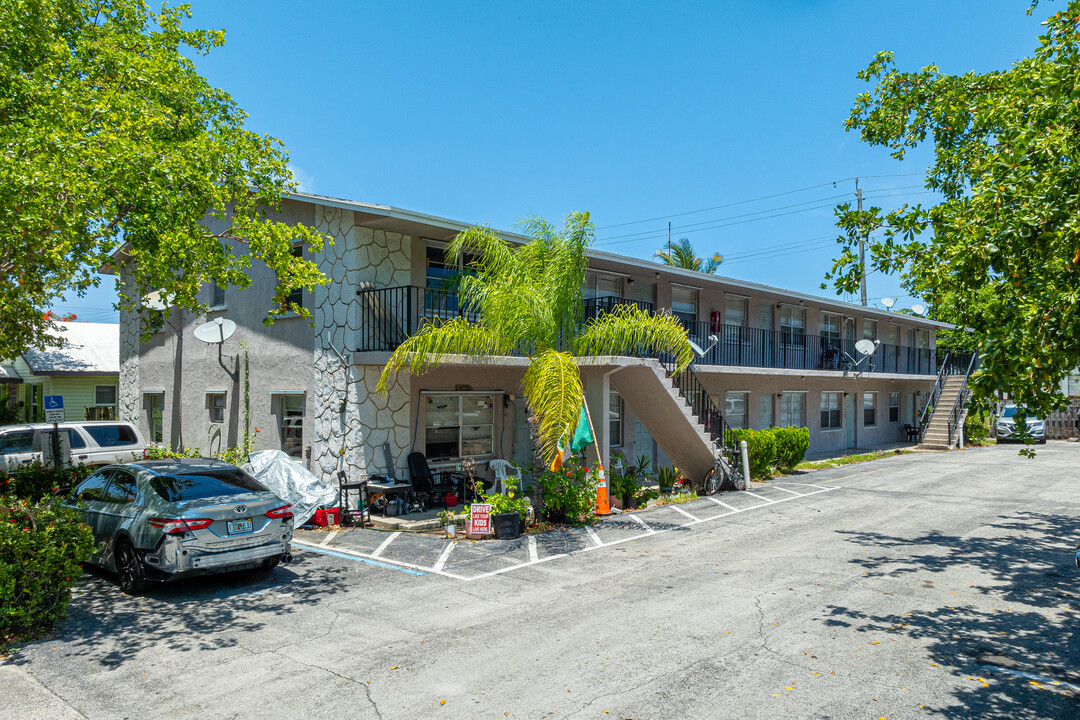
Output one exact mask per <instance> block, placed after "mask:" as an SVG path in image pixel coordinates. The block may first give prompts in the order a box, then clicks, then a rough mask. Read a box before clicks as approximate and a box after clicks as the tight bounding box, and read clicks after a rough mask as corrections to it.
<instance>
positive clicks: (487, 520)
mask: <svg viewBox="0 0 1080 720" xmlns="http://www.w3.org/2000/svg"><path fill="white" fill-rule="evenodd" d="M489 532H491V505H489V504H486V503H473V504H472V505H471V506H470V509H469V534H470V535H487V534H488V533H489Z"/></svg>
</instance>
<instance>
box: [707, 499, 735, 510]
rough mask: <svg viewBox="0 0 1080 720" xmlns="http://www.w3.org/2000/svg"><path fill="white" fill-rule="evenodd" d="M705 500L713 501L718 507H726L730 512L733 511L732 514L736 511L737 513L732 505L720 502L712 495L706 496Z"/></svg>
mask: <svg viewBox="0 0 1080 720" xmlns="http://www.w3.org/2000/svg"><path fill="white" fill-rule="evenodd" d="M705 499H706V500H712V501H713V502H714V503H716V504H717V505H719V506H720V507H726V508H727V509H728V510H731V511H732V512H734V511H735V508H734V507H732V506H731V505H728V504H727V503H726V502H720V501H719V500H717V499H716V498H714V497H713V496H712V495H706V496H705Z"/></svg>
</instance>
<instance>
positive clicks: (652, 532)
mask: <svg viewBox="0 0 1080 720" xmlns="http://www.w3.org/2000/svg"><path fill="white" fill-rule="evenodd" d="M630 519H631V520H633V521H635V522H636V523H638V524H639V525H641V527H643V528H645V532H646V533H648V534H649V535H655V534H656V531H655V530H653V529H652V528H651V527H649V523H647V522H645V521H644V520H642V519H641V518H639V517H638V516H637V515H631V516H630Z"/></svg>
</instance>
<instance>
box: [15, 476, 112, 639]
mask: <svg viewBox="0 0 1080 720" xmlns="http://www.w3.org/2000/svg"><path fill="white" fill-rule="evenodd" d="M93 548H94V536H93V533H92V532H91V531H90V528H89V527H87V526H86V525H84V524H83V523H81V522H80V521H79V518H78V515H77V513H76V512H75V511H74V510H72V509H71V508H65V507H63V506H62V505H60V504H59V503H58V502H56V501H48V502H43V503H31V502H27V501H24V500H18V499H16V498H12V497H4V498H0V639H3V640H5V641H11V640H14V639H16V638H23V637H31V636H35V635H40V634H41V633H43V632H45V631H47V630H48V629H49V628H51V627H52V625H53V624H54V623H56V622H57V621H59V620H61V619H62V618H63V617H64V611H65V609H66V608H67V604H68V602H70V601H71V586H72V585H74V584H75V581H76V580H78V579H79V576H80V575H81V574H82V567H81V566H80V563H82V562H83V561H85V560H86V559H87V558H89V557H90V553H91V552H93Z"/></svg>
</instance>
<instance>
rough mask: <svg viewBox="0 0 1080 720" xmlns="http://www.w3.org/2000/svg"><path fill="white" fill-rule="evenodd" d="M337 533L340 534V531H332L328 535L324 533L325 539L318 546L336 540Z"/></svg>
mask: <svg viewBox="0 0 1080 720" xmlns="http://www.w3.org/2000/svg"><path fill="white" fill-rule="evenodd" d="M339 532H341V531H340V530H334V531H332V532H328V533H326V539H325V540H323V541H322V542H321V543H319V544H320V545H325V544H327V543H328V542H330V541H331V540H333V539H334V538H336V537H337V534H338V533H339Z"/></svg>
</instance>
